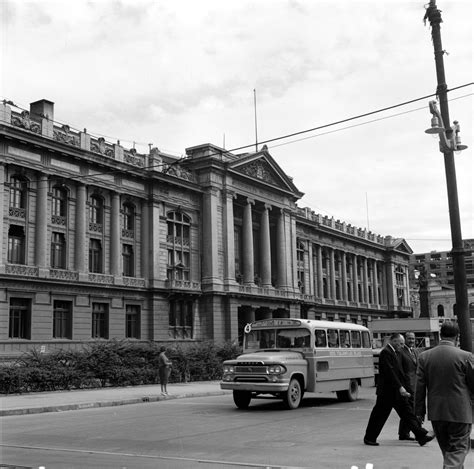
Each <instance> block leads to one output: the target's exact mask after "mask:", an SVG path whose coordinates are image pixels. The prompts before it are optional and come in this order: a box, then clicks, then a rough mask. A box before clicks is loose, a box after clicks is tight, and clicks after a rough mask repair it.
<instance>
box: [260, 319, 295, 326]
mask: <svg viewBox="0 0 474 469" xmlns="http://www.w3.org/2000/svg"><path fill="white" fill-rule="evenodd" d="M252 326H253V327H280V326H301V321H298V320H297V319H262V320H261V321H257V322H255V323H254V324H253V325H252Z"/></svg>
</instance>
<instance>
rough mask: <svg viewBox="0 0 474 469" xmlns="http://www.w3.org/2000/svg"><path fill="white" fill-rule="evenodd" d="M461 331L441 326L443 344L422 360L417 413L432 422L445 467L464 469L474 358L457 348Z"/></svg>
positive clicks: (419, 368)
mask: <svg viewBox="0 0 474 469" xmlns="http://www.w3.org/2000/svg"><path fill="white" fill-rule="evenodd" d="M458 334H459V328H458V326H457V325H456V324H455V323H451V322H445V323H443V324H442V325H441V329H440V336H441V341H440V342H439V344H438V345H437V346H436V347H434V348H433V349H431V350H426V351H425V352H423V353H421V354H420V356H419V359H418V368H417V372H416V389H415V413H416V415H419V416H421V417H424V415H425V410H426V408H425V398H426V394H428V419H429V420H431V423H432V425H433V430H434V432H435V435H436V438H437V439H438V445H439V447H440V448H441V452H442V453H443V459H444V460H443V468H448V467H449V468H453V469H454V468H456V469H461V468H463V467H464V460H465V459H466V456H467V454H468V453H469V449H470V443H471V429H472V402H471V398H472V397H473V395H474V357H473V355H472V353H470V352H466V351H464V350H461V349H458V348H457V347H456V341H457V336H458Z"/></svg>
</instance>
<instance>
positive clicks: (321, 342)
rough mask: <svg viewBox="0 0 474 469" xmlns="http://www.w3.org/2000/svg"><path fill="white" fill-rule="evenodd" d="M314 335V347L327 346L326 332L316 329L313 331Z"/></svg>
mask: <svg viewBox="0 0 474 469" xmlns="http://www.w3.org/2000/svg"><path fill="white" fill-rule="evenodd" d="M314 335H315V338H316V347H326V346H327V341H326V331H323V330H320V329H316V330H315V331H314Z"/></svg>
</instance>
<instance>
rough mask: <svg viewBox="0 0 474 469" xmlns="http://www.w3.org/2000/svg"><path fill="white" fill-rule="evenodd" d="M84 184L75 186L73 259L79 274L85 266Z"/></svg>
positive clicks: (85, 208)
mask: <svg viewBox="0 0 474 469" xmlns="http://www.w3.org/2000/svg"><path fill="white" fill-rule="evenodd" d="M86 192H87V191H86V186H85V185H84V184H78V185H77V186H76V236H75V256H76V257H75V260H76V270H77V271H78V272H79V274H84V273H85V272H86V271H87V270H88V268H86V256H87V252H86V250H87V247H86V232H87V206H86V200H87V194H86Z"/></svg>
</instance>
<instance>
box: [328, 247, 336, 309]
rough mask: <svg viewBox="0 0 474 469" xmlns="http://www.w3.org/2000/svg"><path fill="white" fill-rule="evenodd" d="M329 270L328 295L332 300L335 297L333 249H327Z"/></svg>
mask: <svg viewBox="0 0 474 469" xmlns="http://www.w3.org/2000/svg"><path fill="white" fill-rule="evenodd" d="M329 270H330V273H329V275H330V282H329V285H330V289H331V290H330V293H329V297H330V298H332V299H333V300H335V299H336V271H335V262H334V249H330V250H329Z"/></svg>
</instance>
